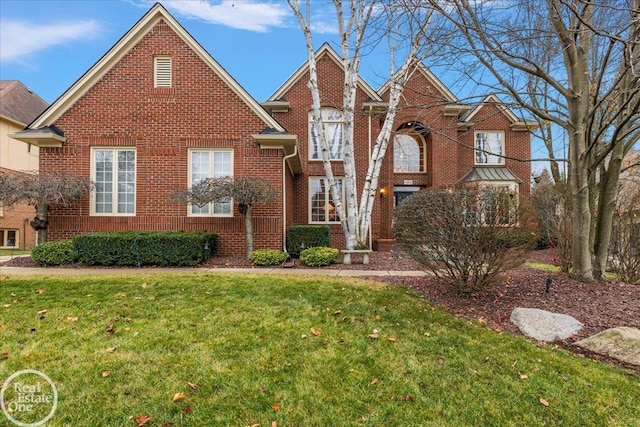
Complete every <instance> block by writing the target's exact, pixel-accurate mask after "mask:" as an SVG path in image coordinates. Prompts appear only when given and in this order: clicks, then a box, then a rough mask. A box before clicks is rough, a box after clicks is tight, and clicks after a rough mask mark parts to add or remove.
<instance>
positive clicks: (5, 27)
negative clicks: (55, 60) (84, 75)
mask: <svg viewBox="0 0 640 427" xmlns="http://www.w3.org/2000/svg"><path fill="white" fill-rule="evenodd" d="M99 29H100V25H99V24H98V22H97V21H94V20H88V21H78V22H60V23H56V24H46V25H40V24H34V23H30V22H27V21H17V20H2V21H1V22H0V46H2V49H0V60H2V61H6V62H14V61H16V62H17V61H20V60H22V59H24V58H25V57H27V56H30V55H32V54H35V53H37V52H39V51H42V50H45V49H48V48H50V47H52V46H56V45H61V44H65V43H68V42H72V41H76V40H80V39H86V38H87V37H89V36H91V35H93V34H95V33H96V32H98V30H99Z"/></svg>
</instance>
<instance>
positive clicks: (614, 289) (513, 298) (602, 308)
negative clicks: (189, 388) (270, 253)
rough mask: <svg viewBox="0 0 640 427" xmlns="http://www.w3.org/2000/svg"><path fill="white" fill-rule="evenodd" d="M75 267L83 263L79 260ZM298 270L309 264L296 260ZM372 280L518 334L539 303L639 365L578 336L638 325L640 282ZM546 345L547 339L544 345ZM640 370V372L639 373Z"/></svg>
mask: <svg viewBox="0 0 640 427" xmlns="http://www.w3.org/2000/svg"><path fill="white" fill-rule="evenodd" d="M353 259H354V262H357V263H356V264H351V265H343V264H334V265H331V266H329V267H324V268H327V269H343V270H349V269H357V270H370V271H376V270H404V271H408V270H421V268H420V266H419V265H418V264H417V263H415V262H414V261H412V260H410V259H407V258H405V257H394V256H393V255H392V254H389V253H377V252H374V253H372V254H371V255H370V261H371V263H370V264H369V265H362V264H360V259H359V258H357V257H356V256H354V257H353ZM529 260H530V261H533V262H542V263H554V255H553V253H552V252H550V251H535V252H532V253H531V254H530V256H529ZM5 265H7V266H16V267H17V266H20V267H31V266H35V264H34V263H33V261H32V260H31V258H30V257H21V258H15V259H13V260H11V261H9V262H7V263H5ZM75 267H81V266H78V265H76V266H75ZM201 267H204V268H215V269H221V270H223V269H225V268H238V267H241V268H255V270H256V271H259V270H260V268H259V267H255V266H253V265H252V264H251V262H250V261H248V260H247V259H246V258H244V257H215V258H212V259H211V260H209V261H208V262H207V263H205V264H203V265H201ZM295 268H296V269H307V268H309V267H306V266H304V265H302V264H301V263H300V262H299V261H298V260H296V263H295ZM365 278H368V279H371V280H376V281H382V282H386V283H392V284H395V285H398V286H403V287H405V288H407V289H411V290H413V291H415V292H417V293H419V294H420V295H422V296H423V297H424V298H425V299H427V300H429V301H431V302H433V303H435V304H438V305H439V306H441V307H443V308H444V309H446V310H448V311H450V312H451V313H453V314H455V315H456V316H459V317H464V318H471V319H475V320H479V321H480V322H481V323H483V324H485V325H486V326H487V327H488V328H491V329H494V330H497V331H506V332H509V333H512V334H516V335H520V331H519V330H518V328H517V327H516V326H515V325H513V324H512V323H511V322H510V321H509V317H510V315H511V312H512V311H513V309H514V308H515V307H529V308H539V309H543V310H548V311H552V312H555V313H562V314H568V315H570V316H573V317H575V318H576V319H577V320H578V321H580V322H581V323H582V324H583V328H582V330H580V331H579V332H578V333H577V334H576V335H575V336H573V337H571V338H569V339H567V340H564V341H563V342H561V343H559V345H561V346H563V347H565V348H567V349H569V350H570V351H572V352H574V353H577V354H582V355H585V356H588V357H591V358H595V359H599V360H602V361H605V362H608V363H613V364H616V365H618V366H621V367H623V368H627V369H631V370H638V369H639V367H637V366H635V367H634V366H632V365H626V364H624V363H621V362H618V361H616V360H613V359H609V358H607V357H603V356H599V355H595V354H591V353H589V352H588V351H586V350H583V349H581V348H579V347H577V346H575V345H574V343H575V342H576V341H578V340H581V339H583V338H586V337H588V336H591V335H593V334H596V333H598V332H600V331H603V330H605V329H609V328H615V327H618V326H629V327H633V328H639V329H640V285H631V284H628V283H622V282H614V281H610V282H605V283H582V282H579V281H577V280H574V279H571V278H570V277H568V276H567V275H566V274H563V273H550V272H545V271H541V270H537V269H533V268H529V267H524V266H523V267H519V268H516V269H513V270H510V271H508V272H507V273H506V274H505V275H504V280H503V281H502V283H501V284H498V285H495V286H493V287H491V288H489V289H486V290H485V291H484V292H482V293H479V294H477V295H472V296H469V297H464V296H461V295H460V294H459V293H458V292H457V290H456V289H455V288H454V287H452V286H450V285H447V284H445V283H443V282H442V281H441V280H439V279H438V278H436V277H430V276H428V277H405V276H368V277H365ZM548 278H550V279H553V285H552V286H551V288H550V290H549V293H546V292H545V290H546V286H545V285H546V281H547V279H548ZM541 345H543V344H541ZM638 374H640V372H638Z"/></svg>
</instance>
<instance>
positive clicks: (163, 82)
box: [153, 55, 173, 88]
mask: <svg viewBox="0 0 640 427" xmlns="http://www.w3.org/2000/svg"><path fill="white" fill-rule="evenodd" d="M164 61H168V63H169V70H168V71H167V70H162V69H159V67H158V64H159V63H160V62H164ZM164 63H165V64H166V62H164ZM160 71H164V72H165V73H167V74H168V75H167V76H163V77H162V78H160ZM167 80H168V82H167ZM153 87H156V88H170V87H173V61H172V60H171V57H170V56H167V55H158V56H154V57H153Z"/></svg>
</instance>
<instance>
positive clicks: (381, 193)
mask: <svg viewBox="0 0 640 427" xmlns="http://www.w3.org/2000/svg"><path fill="white" fill-rule="evenodd" d="M386 194H387V190H386V189H385V188H384V187H382V188H380V197H384V196H385V195H386Z"/></svg>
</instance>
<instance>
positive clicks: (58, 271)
mask: <svg viewBox="0 0 640 427" xmlns="http://www.w3.org/2000/svg"><path fill="white" fill-rule="evenodd" d="M11 258H12V257H10V256H0V262H6V261H9V260H10V259H11ZM14 258H15V257H14ZM363 267H364V266H363ZM166 273H182V274H184V273H209V274H211V273H217V274H231V273H234V274H236V273H237V274H286V275H290V274H298V275H308V276H314V275H315V276H340V277H358V276H427V275H428V273H426V272H424V271H403V270H364V269H363V270H339V269H328V268H319V269H311V268H295V267H294V268H280V267H278V268H265V267H260V268H195V267H176V268H154V267H150V268H147V267H142V268H132V267H130V268H126V267H123V268H60V267H5V266H0V275H9V276H12V275H35V276H80V275H89V276H96V275H123V274H166Z"/></svg>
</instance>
